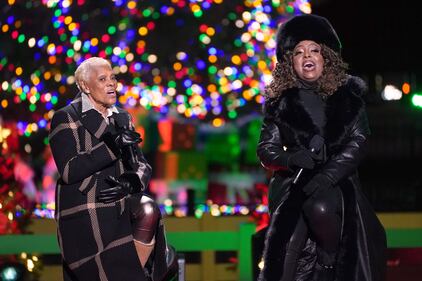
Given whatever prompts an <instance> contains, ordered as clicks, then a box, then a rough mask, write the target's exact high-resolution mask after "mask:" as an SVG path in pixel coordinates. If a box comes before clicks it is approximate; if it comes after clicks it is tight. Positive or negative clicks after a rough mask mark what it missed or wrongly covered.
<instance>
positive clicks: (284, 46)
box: [276, 14, 341, 61]
mask: <svg viewBox="0 0 422 281" xmlns="http://www.w3.org/2000/svg"><path fill="white" fill-rule="evenodd" d="M303 40H312V41H315V42H317V43H318V44H321V43H322V44H324V45H326V46H328V47H329V48H331V49H332V50H333V51H335V52H337V53H340V51H341V42H340V39H339V38H338V36H337V33H336V31H335V30H334V28H333V26H332V25H331V24H330V22H329V21H328V20H327V19H326V18H324V17H321V16H317V15H311V14H305V15H299V16H295V17H293V18H291V19H289V20H288V21H286V22H285V23H283V24H282V25H281V26H280V28H279V29H278V31H277V37H276V42H277V50H276V55H277V60H278V61H282V59H283V54H284V53H285V52H286V51H290V50H293V49H294V47H295V46H296V45H297V43H299V42H300V41H303Z"/></svg>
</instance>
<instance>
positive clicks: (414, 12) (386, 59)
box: [310, 0, 422, 73]
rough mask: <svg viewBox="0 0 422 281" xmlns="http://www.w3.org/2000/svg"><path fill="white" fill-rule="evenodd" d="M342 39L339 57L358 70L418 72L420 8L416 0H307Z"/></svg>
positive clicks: (420, 60) (421, 46)
mask: <svg viewBox="0 0 422 281" xmlns="http://www.w3.org/2000/svg"><path fill="white" fill-rule="evenodd" d="M310 2H311V4H312V12H313V13H314V14H317V15H321V16H325V17H326V18H328V19H329V20H330V22H331V23H332V24H333V26H334V28H335V29H336V31H337V33H338V35H339V37H340V39H341V40H342V43H343V48H344V49H343V57H344V59H345V61H346V62H348V63H349V65H350V68H351V70H353V71H356V72H359V73H376V72H378V73H379V72H420V69H422V66H421V64H422V31H421V29H422V11H421V9H419V8H417V7H416V6H417V5H419V4H418V1H410V0H404V1H403V0H401V1H390V0H387V1H382V0H354V1H344V0H322V1H321V0H319V1H318V0H311V1H310Z"/></svg>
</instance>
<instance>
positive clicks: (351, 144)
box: [320, 108, 370, 185]
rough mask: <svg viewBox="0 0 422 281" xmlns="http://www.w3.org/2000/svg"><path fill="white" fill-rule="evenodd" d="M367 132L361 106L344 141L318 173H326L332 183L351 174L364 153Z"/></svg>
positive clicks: (366, 124)
mask: <svg viewBox="0 0 422 281" xmlns="http://www.w3.org/2000/svg"><path fill="white" fill-rule="evenodd" d="M369 134H370V130H369V125H368V118H367V115H366V111H365V109H364V108H363V110H361V111H360V112H359V114H358V117H357V118H356V121H355V122H354V124H353V126H352V127H351V129H350V132H349V137H348V138H347V141H346V143H345V144H343V145H342V148H341V150H340V151H339V152H337V153H335V154H333V155H332V156H331V157H330V158H329V159H328V161H327V162H326V164H325V165H324V166H323V168H322V170H321V171H320V173H321V174H324V175H326V176H327V177H328V178H329V179H330V180H331V181H332V183H333V184H334V185H335V184H337V183H338V182H339V181H341V180H342V179H344V178H346V177H348V176H350V175H351V174H353V173H354V172H355V171H356V170H357V168H358V166H359V164H360V162H361V160H362V159H363V157H364V156H365V154H366V151H367V146H368V145H367V139H368V136H369Z"/></svg>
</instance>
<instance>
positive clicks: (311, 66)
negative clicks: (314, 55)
mask: <svg viewBox="0 0 422 281" xmlns="http://www.w3.org/2000/svg"><path fill="white" fill-rule="evenodd" d="M302 67H303V69H305V70H312V69H314V67H315V64H314V63H313V62H309V61H308V62H305V63H304V64H303V65H302Z"/></svg>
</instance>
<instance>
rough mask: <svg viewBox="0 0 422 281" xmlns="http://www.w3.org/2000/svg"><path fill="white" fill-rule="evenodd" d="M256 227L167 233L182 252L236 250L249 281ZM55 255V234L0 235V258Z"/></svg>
mask: <svg viewBox="0 0 422 281" xmlns="http://www.w3.org/2000/svg"><path fill="white" fill-rule="evenodd" d="M255 227H256V226H255V224H252V223H243V224H241V225H240V227H239V228H240V229H239V231H236V232H234V231H231V232H230V231H209V232H202V231H200V232H199V231H198V232H167V233H166V236H167V239H168V241H169V243H170V244H171V245H172V246H173V247H175V248H176V249H177V251H182V252H195V251H208V250H210V251H238V259H239V271H238V272H239V280H252V268H251V265H252V244H251V236H252V235H253V234H254V233H255ZM22 252H26V253H38V254H58V253H60V249H59V247H58V245H57V237H56V235H55V234H20V235H0V255H8V254H20V253H22Z"/></svg>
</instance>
